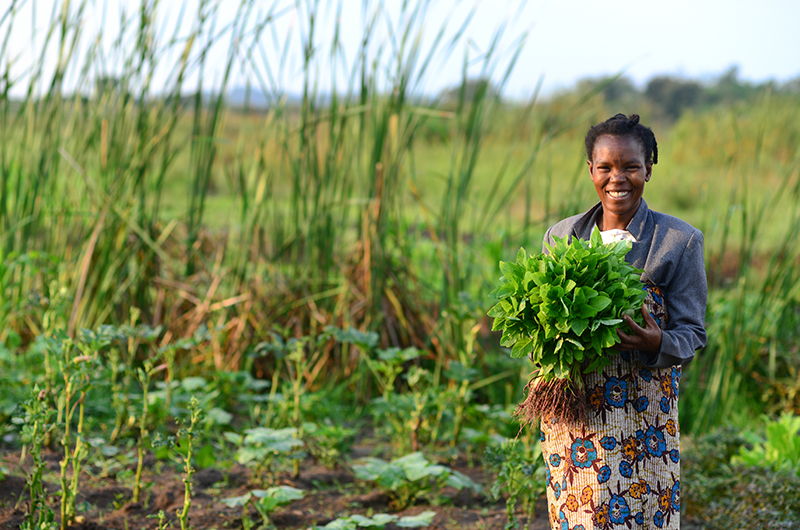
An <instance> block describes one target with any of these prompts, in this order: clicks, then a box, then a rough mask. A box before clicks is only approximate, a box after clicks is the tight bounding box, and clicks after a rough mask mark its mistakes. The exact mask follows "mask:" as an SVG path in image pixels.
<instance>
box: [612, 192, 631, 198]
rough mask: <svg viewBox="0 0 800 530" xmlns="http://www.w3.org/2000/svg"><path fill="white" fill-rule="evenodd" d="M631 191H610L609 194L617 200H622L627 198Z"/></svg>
mask: <svg viewBox="0 0 800 530" xmlns="http://www.w3.org/2000/svg"><path fill="white" fill-rule="evenodd" d="M629 193H630V191H609V192H608V194H609V195H611V196H612V197H614V198H615V199H621V198H622V197H626V196H627V195H628V194H629Z"/></svg>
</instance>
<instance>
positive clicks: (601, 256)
mask: <svg viewBox="0 0 800 530" xmlns="http://www.w3.org/2000/svg"><path fill="white" fill-rule="evenodd" d="M548 248H549V250H550V253H549V254H539V255H536V256H529V255H528V253H527V252H525V249H522V248H521V249H520V250H519V252H518V253H517V259H516V261H515V262H501V263H500V270H501V271H502V272H503V277H502V278H500V282H501V285H500V286H499V287H497V288H496V289H494V290H493V291H492V292H491V293H490V294H489V296H490V297H491V298H494V299H496V300H497V303H496V304H495V305H494V306H493V307H492V308H491V309H490V310H489V316H490V317H493V318H494V324H493V325H492V330H494V331H497V330H502V332H503V336H502V338H501V339H500V344H501V345H502V346H504V347H507V348H511V355H512V356H514V357H523V356H527V355H530V357H531V360H532V361H533V363H534V365H535V366H536V368H537V369H536V372H535V376H534V378H533V379H532V380H531V383H530V385H529V392H528V398H527V400H526V402H525V403H524V404H523V405H522V406H521V413H522V415H523V416H525V417H526V418H528V419H533V417H538V416H542V415H548V416H549V415H554V414H556V415H559V416H564V415H572V414H578V415H580V409H579V408H578V407H577V405H578V404H579V403H580V402H581V400H574V403H571V402H568V403H565V402H564V401H565V399H566V400H570V398H569V392H570V391H572V395H574V394H575V391H577V392H580V391H581V390H582V386H583V380H582V378H581V374H583V373H588V372H594V371H596V370H599V369H601V368H603V367H604V366H608V365H609V364H610V363H611V357H612V356H613V355H616V352H610V351H609V349H610V348H611V347H612V346H614V345H615V344H617V343H619V342H620V338H619V336H618V335H617V333H616V328H617V327H618V326H620V325H621V324H622V323H623V320H622V316H623V315H629V316H631V317H632V318H634V319H635V320H638V321H639V322H641V320H642V318H641V315H638V314H637V313H638V310H639V309H640V308H641V306H642V302H643V301H644V298H645V297H646V293H645V291H644V290H643V288H642V284H641V274H642V272H643V271H641V270H639V269H636V268H635V267H632V266H631V265H629V264H627V263H625V255H626V254H627V253H628V251H629V250H630V249H631V245H630V243H629V242H627V241H619V242H617V243H613V244H608V245H604V244H603V241H602V238H601V236H600V232H599V230H597V229H596V228H595V230H594V231H593V232H592V236H591V240H590V241H583V240H581V239H579V238H577V237H575V238H572V241H571V242H569V243H568V242H567V238H563V239H561V238H555V243H554V245H553V246H552V247H548ZM564 381H565V382H566V383H563V382H564ZM570 401H572V400H570ZM565 405H566V406H565ZM578 417H580V416H578ZM573 419H574V418H573Z"/></svg>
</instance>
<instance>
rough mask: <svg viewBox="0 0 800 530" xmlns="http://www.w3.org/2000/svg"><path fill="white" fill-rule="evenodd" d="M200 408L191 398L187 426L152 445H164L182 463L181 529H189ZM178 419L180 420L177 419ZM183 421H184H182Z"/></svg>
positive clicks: (198, 403)
mask: <svg viewBox="0 0 800 530" xmlns="http://www.w3.org/2000/svg"><path fill="white" fill-rule="evenodd" d="M202 413H203V411H202V409H201V408H200V402H199V401H198V400H197V399H195V398H192V399H191V400H190V401H189V422H188V426H184V427H181V428H180V429H178V432H177V433H176V434H175V436H169V437H167V438H161V437H159V438H158V439H157V440H155V441H154V445H157V446H160V445H165V446H167V447H168V448H169V449H170V450H172V451H173V452H174V453H175V454H177V455H178V457H179V458H180V460H181V461H182V463H183V471H184V474H183V484H184V490H183V506H182V507H180V508H179V509H178V520H179V521H180V522H181V530H189V528H191V527H190V526H189V508H191V506H192V475H193V474H194V471H195V470H194V467H193V466H192V459H193V458H194V456H195V455H194V449H195V443H196V438H197V437H198V433H197V427H198V425H199V424H200V421H201V419H202ZM179 421H180V420H179ZM184 423H185V422H184Z"/></svg>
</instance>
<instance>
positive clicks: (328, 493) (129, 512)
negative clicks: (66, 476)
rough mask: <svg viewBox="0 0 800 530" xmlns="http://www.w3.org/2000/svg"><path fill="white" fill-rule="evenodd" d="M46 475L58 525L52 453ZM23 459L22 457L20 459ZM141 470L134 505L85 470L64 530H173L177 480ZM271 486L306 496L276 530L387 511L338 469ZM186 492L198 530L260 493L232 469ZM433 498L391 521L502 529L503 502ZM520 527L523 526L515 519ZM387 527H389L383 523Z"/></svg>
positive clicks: (229, 524) (14, 482) (537, 528)
mask: <svg viewBox="0 0 800 530" xmlns="http://www.w3.org/2000/svg"><path fill="white" fill-rule="evenodd" d="M1 458H2V465H4V466H5V467H6V468H7V469H8V471H9V474H7V475H6V477H5V480H3V481H0V529H16V528H19V526H20V525H21V524H22V523H23V521H24V520H25V510H26V507H27V499H28V495H27V491H26V485H25V478H24V476H25V475H24V469H21V468H20V466H19V454H18V453H12V452H5V453H4V454H2V457H1ZM45 458H46V462H47V474H46V476H45V486H46V490H47V492H48V493H49V494H50V496H49V499H48V500H49V505H50V507H51V508H52V509H53V511H54V512H56V518H57V519H58V510H59V495H60V487H59V485H58V483H57V481H58V473H59V465H58V461H59V459H60V455H57V454H55V453H50V454H46V455H45ZM28 461H30V459H29V460H28ZM146 463H147V464H149V465H148V466H147V471H146V472H145V474H144V477H143V482H144V483H149V485H148V487H147V489H146V490H145V491H143V492H142V493H143V495H142V502H139V503H134V502H132V501H131V498H132V484H133V482H132V481H133V478H132V473H131V471H133V469H131V468H132V466H128V469H127V470H124V471H123V472H122V473H117V474H112V473H108V474H105V473H103V470H102V469H100V468H98V467H96V466H91V465H90V466H88V467H87V473H86V475H87V476H86V478H84V479H83V480H82V482H81V485H80V494H79V497H78V499H77V502H76V505H77V506H78V507H79V510H78V513H79V521H78V522H77V523H76V524H75V525H73V526H72V527H71V528H73V529H75V530H90V529H91V530H94V529H102V528H109V529H120V530H139V529H148V530H150V529H157V528H158V522H157V519H156V518H155V515H156V514H157V513H158V511H159V510H164V512H165V513H166V514H167V517H168V519H169V520H170V521H171V522H172V528H180V523H179V521H178V520H177V515H176V510H177V509H178V508H180V507H181V506H182V505H183V495H184V484H183V481H182V479H183V477H182V474H181V473H179V472H178V471H177V470H176V469H174V468H172V467H170V466H160V469H158V470H157V471H158V473H156V472H155V471H156V468H155V466H154V464H155V460H154V459H153V458H152V457H150V458H148V461H147V462H146ZM453 467H455V468H456V469H458V470H459V471H461V472H463V473H465V474H467V475H469V476H470V477H471V478H472V479H473V480H476V481H478V482H480V483H483V484H486V479H485V477H484V476H483V472H482V470H481V469H480V468H477V467H474V468H469V467H467V466H463V467H459V466H458V465H456V466H453ZM278 482H279V484H282V485H288V486H293V487H296V488H300V489H303V490H305V491H306V495H305V498H303V499H302V500H298V501H294V502H292V503H291V504H289V505H288V506H285V507H282V508H279V509H278V510H277V511H276V512H275V513H274V514H273V516H272V517H271V519H272V522H273V524H274V525H275V526H276V527H277V528H287V529H288V528H292V529H308V528H313V527H314V526H315V525H317V526H322V525H325V524H327V523H329V522H330V521H332V520H334V519H336V518H337V517H344V516H348V515H353V514H361V515H367V516H369V515H372V514H377V513H392V512H391V510H390V508H389V498H388V497H387V496H385V495H383V494H382V493H380V492H378V491H371V490H370V489H368V488H369V486H368V485H367V486H365V485H364V484H359V483H357V482H356V481H355V480H354V478H353V475H352V474H351V473H349V472H348V471H346V470H344V469H335V470H329V469H326V468H324V467H321V466H318V465H316V464H314V463H313V462H312V461H311V460H309V461H308V462H307V463H306V465H305V466H301V472H300V476H299V477H298V478H296V479H293V478H292V477H291V475H290V474H289V473H282V474H281V475H280V476H279V480H278ZM193 485H194V493H193V500H192V506H191V508H190V512H189V513H190V516H189V523H190V524H191V525H192V526H193V527H194V528H195V529H197V530H200V529H220V530H221V529H237V528H242V512H241V508H229V507H228V506H226V505H225V504H223V503H222V502H220V499H224V498H227V497H234V496H239V495H244V494H246V493H247V492H248V491H250V490H252V489H256V488H259V487H261V486H260V485H259V484H257V483H255V482H254V481H253V477H251V475H250V471H249V470H248V469H247V468H245V467H242V466H239V465H238V464H236V465H235V466H234V467H233V468H231V469H229V470H223V469H216V468H207V469H202V470H199V471H197V473H195V475H194V477H193ZM441 493H442V495H441V496H440V497H439V505H432V504H431V502H430V501H431V499H419V500H418V501H417V503H416V504H415V505H414V506H411V507H409V508H407V509H406V510H404V511H402V512H395V515H398V516H401V517H402V516H406V515H416V514H419V513H421V512H424V511H434V512H436V514H437V515H436V516H435V517H434V519H433V524H432V525H431V526H429V527H428V528H431V529H438V530H442V529H459V530H473V529H474V530H478V529H481V530H495V529H496V530H500V529H503V528H504V527H505V525H506V514H505V503H504V502H503V501H500V502H497V503H493V502H491V501H490V500H489V499H487V498H486V497H484V496H475V495H474V494H471V493H468V492H467V491H463V492H461V493H459V492H457V491H456V490H448V489H445V490H443V491H442V492H441ZM249 517H250V519H251V521H252V522H253V523H254V526H253V528H257V526H258V524H259V523H260V520H261V519H260V517H259V515H258V513H257V512H256V511H255V509H251V511H250V512H249ZM518 517H519V518H520V522H522V523H527V520H526V518H525V517H524V516H523V515H522V514H518ZM527 527H528V528H529V529H530V530H548V529H549V528H550V526H549V523H548V520H547V503H546V499H544V498H541V499H539V501H538V502H537V505H536V516H535V518H534V520H533V521H531V523H530V525H528V526H527ZM386 528H387V529H393V528H397V527H396V526H394V525H392V524H389V525H387V526H386Z"/></svg>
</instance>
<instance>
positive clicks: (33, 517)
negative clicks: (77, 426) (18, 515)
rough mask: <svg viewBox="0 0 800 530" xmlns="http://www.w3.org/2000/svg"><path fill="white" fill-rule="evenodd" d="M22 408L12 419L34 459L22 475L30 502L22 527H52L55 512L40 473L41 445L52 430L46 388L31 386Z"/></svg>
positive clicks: (0, 476) (53, 427) (41, 470)
mask: <svg viewBox="0 0 800 530" xmlns="http://www.w3.org/2000/svg"><path fill="white" fill-rule="evenodd" d="M22 410H23V411H24V414H23V416H22V417H17V418H14V420H15V423H19V424H21V425H22V443H24V444H25V446H24V448H25V449H27V450H28V452H29V453H30V455H31V458H32V459H33V467H32V469H31V471H30V472H29V473H28V474H27V475H26V477H25V481H26V483H27V486H28V493H29V495H30V505H29V506H28V510H27V513H26V521H25V523H24V525H23V528H26V529H29V530H33V529H34V528H39V529H43V530H44V529H46V528H53V529H54V528H55V527H56V525H55V522H54V520H55V515H54V514H53V510H51V509H50V508H49V507H48V506H47V503H46V502H45V499H46V496H45V493H44V488H43V487H42V476H43V475H44V470H45V462H44V460H43V459H42V446H43V444H44V442H45V439H46V438H47V435H48V433H49V432H50V431H52V430H53V429H55V424H54V423H52V421H51V417H52V415H53V410H52V409H51V408H50V404H49V403H48V399H47V391H46V390H40V389H39V387H38V386H34V387H33V388H32V389H31V395H30V397H29V398H28V399H27V400H26V401H25V402H24V403H22ZM25 449H23V457H22V459H24V454H25ZM0 480H2V472H0ZM37 516H38V517H37Z"/></svg>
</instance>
